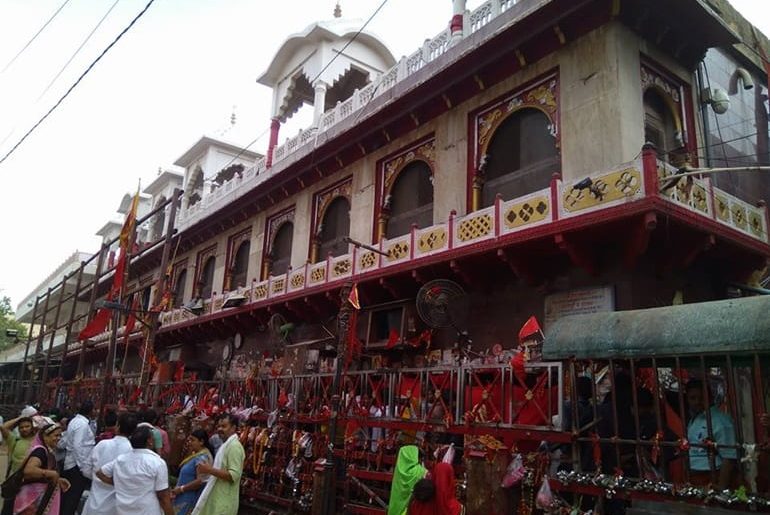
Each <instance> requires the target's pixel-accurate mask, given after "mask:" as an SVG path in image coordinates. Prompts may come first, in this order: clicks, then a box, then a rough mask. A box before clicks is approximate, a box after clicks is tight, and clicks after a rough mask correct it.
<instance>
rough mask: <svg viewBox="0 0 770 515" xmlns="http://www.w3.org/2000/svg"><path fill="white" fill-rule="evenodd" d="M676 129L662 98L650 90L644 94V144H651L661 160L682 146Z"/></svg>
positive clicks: (670, 113) (672, 117)
mask: <svg viewBox="0 0 770 515" xmlns="http://www.w3.org/2000/svg"><path fill="white" fill-rule="evenodd" d="M681 139H682V138H681V135H680V134H679V131H678V130H677V128H676V121H675V119H674V114H673V113H672V112H671V108H670V107H669V106H668V105H666V101H665V100H664V99H663V97H662V96H661V95H660V93H658V92H657V91H655V89H653V88H650V89H648V90H647V91H645V92H644V142H645V143H652V144H653V145H655V147H656V148H657V149H658V152H659V154H660V156H661V158H663V159H665V157H666V156H667V155H668V153H669V152H671V151H672V150H676V149H678V148H680V147H681V146H682V140H681Z"/></svg>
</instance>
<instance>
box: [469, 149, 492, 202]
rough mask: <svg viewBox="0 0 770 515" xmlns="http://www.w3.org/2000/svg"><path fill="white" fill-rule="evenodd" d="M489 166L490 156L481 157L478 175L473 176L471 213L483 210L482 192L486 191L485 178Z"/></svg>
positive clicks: (477, 170) (477, 169)
mask: <svg viewBox="0 0 770 515" xmlns="http://www.w3.org/2000/svg"><path fill="white" fill-rule="evenodd" d="M488 166H489V154H484V155H483V156H481V161H480V162H479V166H478V167H477V168H476V173H474V174H473V197H472V198H471V211H478V210H479V209H481V192H482V191H483V190H484V177H485V175H486V171H487V167H488Z"/></svg>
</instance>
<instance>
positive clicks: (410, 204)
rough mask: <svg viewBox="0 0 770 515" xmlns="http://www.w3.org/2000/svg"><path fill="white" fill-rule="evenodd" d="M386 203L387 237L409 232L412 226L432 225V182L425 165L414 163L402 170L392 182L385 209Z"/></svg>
mask: <svg viewBox="0 0 770 515" xmlns="http://www.w3.org/2000/svg"><path fill="white" fill-rule="evenodd" d="M388 202H390V206H389V207H390V216H389V217H388V224H387V228H386V229H385V237H386V238H388V239H390V238H395V237H397V236H403V235H404V234H407V233H409V231H410V230H411V229H412V224H417V226H418V227H420V228H424V227H430V226H431V225H433V180H432V174H431V169H430V166H428V163H426V162H425V161H414V162H412V163H409V164H408V165H407V166H406V167H404V169H403V170H401V173H399V174H398V177H397V178H396V182H395V183H393V187H392V188H391V190H390V195H389V199H386V206H387V203H388Z"/></svg>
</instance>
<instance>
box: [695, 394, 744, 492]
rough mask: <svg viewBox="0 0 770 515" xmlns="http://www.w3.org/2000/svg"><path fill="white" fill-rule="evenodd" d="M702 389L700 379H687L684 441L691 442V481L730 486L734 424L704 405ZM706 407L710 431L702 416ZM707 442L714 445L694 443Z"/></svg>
mask: <svg viewBox="0 0 770 515" xmlns="http://www.w3.org/2000/svg"><path fill="white" fill-rule="evenodd" d="M704 388H705V385H704V383H703V381H702V380H700V379H692V380H690V382H688V383H687V387H686V394H687V408H688V410H689V421H688V423H687V440H688V441H689V442H690V445H691V446H690V453H689V454H690V476H691V482H692V483H693V484H697V485H701V486H702V485H705V484H709V483H711V484H713V485H714V486H715V487H716V488H718V489H720V490H722V489H725V488H728V487H729V486H730V480H731V477H730V475H731V474H732V473H733V471H734V470H736V468H735V464H736V459H737V457H738V455H737V450H736V449H735V448H734V447H729V446H735V444H736V442H735V426H734V425H733V421H732V420H731V419H730V417H729V416H728V415H726V414H725V413H723V412H722V411H720V410H719V409H718V408H717V407H715V406H707V405H706V398H705V391H704ZM707 408H708V410H709V411H708V413H709V415H710V418H711V432H709V424H708V418H707V415H706V409H707ZM709 442H711V444H715V446H714V447H711V448H706V447H700V446H698V445H697V444H701V445H704V444H705V445H708V446H710V445H711V444H710V443H709ZM710 454H712V455H713V456H710ZM712 459H713V470H712V464H711V460H712Z"/></svg>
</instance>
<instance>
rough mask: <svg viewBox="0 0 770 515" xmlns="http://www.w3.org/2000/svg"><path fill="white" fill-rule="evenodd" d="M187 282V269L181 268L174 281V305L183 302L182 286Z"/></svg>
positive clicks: (179, 304)
mask: <svg viewBox="0 0 770 515" xmlns="http://www.w3.org/2000/svg"><path fill="white" fill-rule="evenodd" d="M186 282H187V269H185V270H182V271H181V272H179V274H178V275H177V276H176V282H175V283H174V299H173V302H174V307H179V306H181V305H183V304H184V288H185V283H186Z"/></svg>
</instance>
